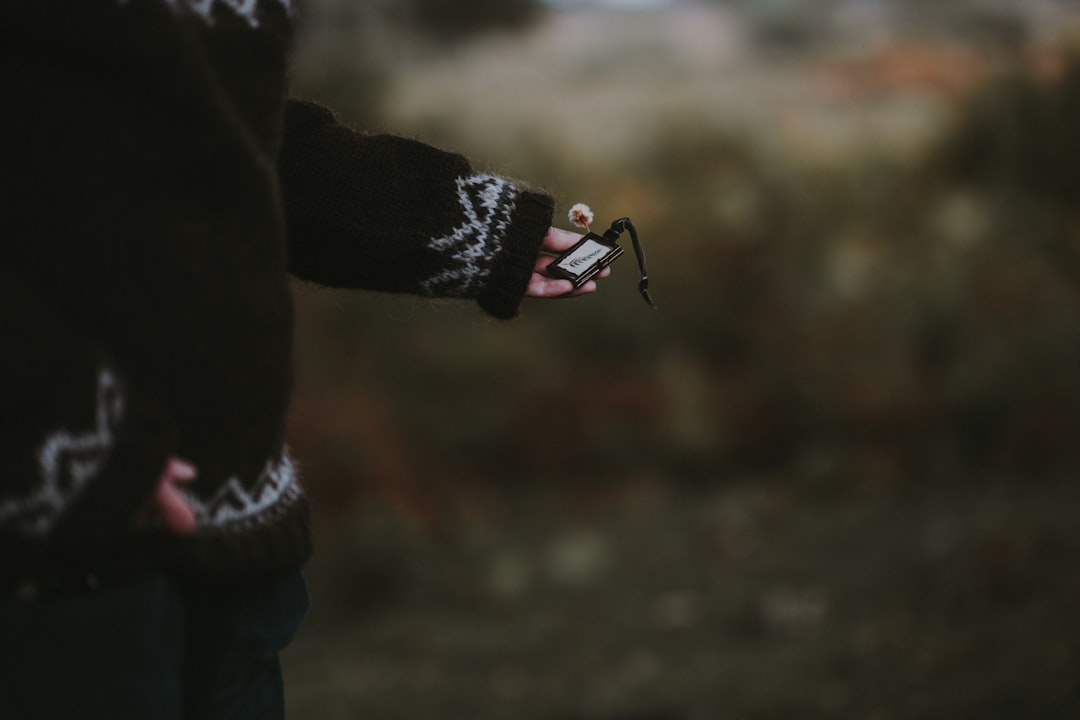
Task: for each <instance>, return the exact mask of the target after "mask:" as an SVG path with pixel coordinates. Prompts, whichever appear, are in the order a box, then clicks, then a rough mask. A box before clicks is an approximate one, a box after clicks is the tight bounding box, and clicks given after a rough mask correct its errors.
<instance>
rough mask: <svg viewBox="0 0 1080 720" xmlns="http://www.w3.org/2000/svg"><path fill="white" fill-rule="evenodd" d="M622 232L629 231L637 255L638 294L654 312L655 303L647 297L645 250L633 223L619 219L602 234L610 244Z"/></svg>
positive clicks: (627, 219)
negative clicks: (639, 278)
mask: <svg viewBox="0 0 1080 720" xmlns="http://www.w3.org/2000/svg"><path fill="white" fill-rule="evenodd" d="M624 230H629V231H630V241H631V242H632V243H633V244H634V254H635V255H637V261H638V269H639V270H640V271H641V280H640V281H638V292H640V293H641V297H643V298H644V299H645V302H646V303H648V304H649V307H651V308H652V309H653V310H655V309H656V303H654V302H653V299H652V298H651V297H650V296H649V271H648V270H647V269H646V268H645V250H644V248H642V247H641V240H640V239H638V234H637V228H635V227H634V223H633V222H631V220H630V218H628V217H623V218H619V219H618V220H616V221H615V222H613V223H611V229H610V230H608V231H607V232H606V233H604V236H605V237H607V238H608V239H609V240H611V241H612V242H618V240H619V236H620V235H622V233H623V231H624Z"/></svg>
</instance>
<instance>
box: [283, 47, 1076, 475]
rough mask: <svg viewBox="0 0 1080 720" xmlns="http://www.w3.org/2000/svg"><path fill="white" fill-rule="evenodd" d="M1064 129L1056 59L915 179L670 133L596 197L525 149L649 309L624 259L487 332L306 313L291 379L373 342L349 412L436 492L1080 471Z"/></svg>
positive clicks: (1001, 89) (465, 314) (1070, 122)
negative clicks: (767, 471)
mask: <svg viewBox="0 0 1080 720" xmlns="http://www.w3.org/2000/svg"><path fill="white" fill-rule="evenodd" d="M1078 111H1080V66H1078V64H1077V63H1076V62H1071V63H1069V64H1068V68H1067V70H1066V71H1065V72H1064V73H1063V74H1062V76H1061V77H1060V79H1058V80H1056V81H1054V82H1047V81H1044V80H1041V79H1038V78H1035V77H1032V76H1030V75H1023V74H1014V75H1011V76H1008V77H1001V78H999V79H997V80H995V81H993V82H992V83H990V84H989V85H988V86H987V87H986V89H985V90H984V91H982V92H980V93H978V94H977V95H976V96H975V97H974V98H973V99H972V100H971V101H969V102H968V103H967V108H966V110H964V111H963V112H961V113H959V115H958V120H957V121H956V122H955V124H954V127H953V128H952V129H951V130H949V131H948V132H947V134H946V136H945V137H943V138H942V139H941V141H940V142H938V143H937V145H936V146H935V147H934V148H932V149H931V150H929V151H928V152H926V153H925V154H924V155H922V156H919V157H915V158H911V159H908V160H901V159H897V158H895V157H886V156H881V157H873V156H867V157H862V158H861V159H859V160H858V161H857V162H853V163H851V164H845V165H841V166H839V167H827V168H822V167H820V166H814V165H807V164H800V163H799V162H797V161H795V160H793V159H791V158H783V157H779V158H778V157H776V155H775V152H772V151H768V150H766V149H764V148H763V147H762V146H761V145H760V144H756V143H755V142H753V141H752V139H749V138H746V137H742V136H739V135H734V134H731V133H727V132H724V131H711V132H702V131H701V130H700V129H694V130H690V129H689V128H688V126H687V125H685V124H682V123H679V122H675V123H673V124H672V125H670V126H669V127H668V128H667V129H666V130H665V131H662V132H660V133H658V134H657V135H656V136H655V137H654V138H653V139H652V141H651V145H650V146H648V147H646V149H645V150H643V152H642V153H641V155H640V156H639V157H637V158H632V159H629V160H628V165H627V166H626V167H622V168H619V171H620V174H619V175H612V174H610V170H605V169H597V168H590V167H581V166H578V165H573V164H572V163H573V161H574V159H573V158H571V157H566V156H564V155H560V153H559V152H558V151H557V150H556V149H554V148H550V147H544V146H543V143H542V142H541V143H537V144H535V145H533V147H534V148H536V149H537V158H536V165H535V167H536V168H537V173H538V174H540V173H546V174H547V176H549V177H558V178H568V177H572V178H573V182H572V183H570V182H567V181H565V180H564V181H563V182H562V185H561V189H560V194H567V193H569V192H575V193H576V192H579V190H578V188H581V189H587V192H588V197H589V198H591V200H590V201H591V203H592V204H593V206H594V207H597V208H613V209H614V208H618V209H619V210H620V212H625V213H626V214H629V215H631V217H633V218H634V220H635V222H636V224H637V225H638V227H639V228H640V229H641V230H642V234H643V238H644V242H645V246H646V249H647V252H648V254H649V257H650V263H651V270H652V273H651V275H652V278H653V288H654V289H655V296H656V298H657V299H658V302H659V304H660V310H659V312H657V313H655V314H654V313H651V312H649V311H647V309H646V308H645V307H644V305H641V304H640V301H639V300H638V299H637V298H636V297H635V296H634V294H633V292H632V290H631V289H630V285H629V282H628V280H629V278H628V277H627V276H630V275H632V274H633V268H632V267H631V263H630V262H627V263H626V264H625V265H620V266H619V267H618V268H617V271H618V272H617V274H616V278H615V279H613V280H612V281H610V283H608V287H607V289H606V291H605V292H603V293H601V294H599V295H598V296H596V297H595V298H590V299H589V300H585V301H579V302H577V303H575V304H574V305H573V306H572V307H570V306H566V305H561V304H556V307H552V306H550V305H547V306H541V305H542V304H530V303H529V302H527V303H526V305H525V315H526V317H525V318H524V319H523V320H519V321H518V322H515V323H510V324H507V325H500V326H498V327H492V326H490V325H489V324H487V323H484V322H478V318H477V317H476V316H475V315H474V314H472V312H471V311H470V310H467V309H461V308H460V307H458V306H455V305H449V306H444V309H442V310H438V311H437V310H434V309H433V308H432V307H431V305H430V303H428V302H427V301H422V300H417V299H393V298H389V299H386V298H383V299H374V300H373V299H372V298H371V297H363V298H355V297H351V296H339V295H333V296H331V297H330V298H326V297H323V298H320V297H318V296H316V295H312V294H304V295H303V296H302V298H301V300H302V302H301V309H302V311H305V312H309V313H312V314H313V317H312V318H309V319H308V320H307V326H308V328H309V329H308V331H307V332H308V334H307V335H306V336H305V344H306V345H307V347H308V350H307V351H306V355H305V358H306V360H307V363H308V364H306V365H305V366H304V371H305V374H306V375H307V376H309V377H311V378H320V379H319V380H318V382H319V383H320V384H322V383H327V384H329V385H331V386H335V387H336V386H339V385H340V384H341V383H342V382H346V383H347V382H348V380H349V378H342V377H341V376H340V375H337V374H336V373H337V372H339V371H341V370H342V368H340V367H337V368H336V369H335V367H334V366H331V365H329V364H328V363H329V360H330V359H331V358H341V357H348V355H347V353H348V352H350V350H349V347H350V343H351V342H356V343H361V346H360V347H358V348H357V351H358V352H359V353H360V355H359V357H357V358H355V362H356V363H357V365H358V366H362V367H364V368H365V371H364V373H363V374H362V375H361V376H360V377H359V378H355V382H354V384H355V383H358V385H357V388H358V389H357V393H358V394H359V395H358V397H360V398H367V399H363V400H362V402H364V403H371V402H372V401H371V400H370V397H371V396H372V395H375V396H383V397H384V398H392V399H384V400H383V401H382V402H383V404H384V405H392V406H393V407H392V408H391V407H384V408H383V409H382V410H380V411H379V412H381V413H384V414H385V415H386V417H384V418H383V419H382V420H379V421H374V420H373V421H372V424H373V425H377V426H378V427H379V428H380V429H379V433H381V434H388V433H389V434H392V435H393V438H392V440H387V439H385V438H384V439H382V440H378V441H376V440H374V439H373V440H372V441H371V443H372V444H374V445H378V446H380V447H382V448H383V450H381V451H379V452H386V450H385V448H387V447H394V448H397V450H396V451H395V452H397V453H398V454H399V455H400V456H401V458H408V461H407V462H405V461H404V460H403V461H402V462H401V463H399V465H400V467H398V470H397V471H396V472H398V473H399V474H401V475H402V476H403V477H405V476H408V475H409V472H410V471H409V470H406V469H405V466H408V467H409V468H411V472H414V473H416V474H417V475H419V476H422V477H424V478H425V481H424V482H429V483H432V484H433V486H439V487H449V486H452V485H453V484H454V482H455V481H456V480H458V479H460V478H461V477H462V476H468V477H471V478H473V479H474V480H478V479H479V478H483V479H484V481H486V482H493V483H496V484H497V483H499V482H504V481H505V482H511V481H512V482H515V483H520V482H523V481H526V480H527V479H528V478H530V477H533V478H536V479H545V480H548V479H551V478H555V477H561V478H566V479H568V480H569V479H573V478H577V477H580V476H581V475H583V474H589V475H593V476H594V477H595V476H596V475H600V476H603V475H609V476H612V477H619V476H621V475H623V474H625V472H626V471H627V470H628V469H631V468H654V469H657V470H662V471H664V472H665V473H670V474H671V475H672V477H673V478H683V479H693V478H700V479H703V480H704V479H709V480H715V479H718V478H720V477H724V476H727V475H731V474H732V473H735V474H738V473H739V472H742V471H745V470H746V469H748V468H749V469H761V468H771V469H773V470H785V471H790V472H793V473H795V474H796V476H798V475H799V474H800V473H804V472H805V473H808V474H809V475H811V476H814V475H816V474H821V473H826V474H828V475H829V476H830V478H831V479H833V480H836V479H837V478H847V479H848V480H849V481H852V482H855V481H858V482H863V481H867V477H868V474H869V475H871V476H874V477H875V478H877V479H878V480H879V481H882V482H888V483H896V484H912V483H914V484H916V485H917V484H919V483H925V482H930V481H933V482H939V481H949V482H955V481H957V480H958V479H963V478H985V477H986V473H1005V474H1007V473H1022V474H1024V475H1025V476H1026V477H1029V478H1031V479H1034V478H1036V477H1039V476H1046V475H1055V474H1060V473H1065V472H1072V471H1075V470H1076V469H1077V468H1078V465H1077V462H1078V460H1080V457H1078V453H1080V450H1078V447H1080V446H1077V445H1076V443H1075V442H1074V441H1073V438H1074V437H1075V436H1076V434H1077V433H1078V432H1080V376H1078V375H1077V373H1076V368H1077V367H1080V295H1078V292H1080V285H1078V282H1080V235H1078V233H1080V223H1078V220H1080V218H1078V210H1077V208H1078V207H1080V205H1078V204H1077V203H1076V198H1075V194H1076V193H1077V187H1080V182H1078V181H1080V178H1078V177H1077V173H1078V170H1077V168H1080V163H1078V162H1077V160H1080V157H1078V155H1077V153H1078V152H1080V149H1078V148H1080V145H1078V141H1077V139H1076V135H1075V132H1074V131H1073V129H1074V128H1075V127H1077V126H1078V123H1080V114H1078ZM568 163H569V165H568ZM526 167H528V165H527V163H526ZM541 169H542V170H541ZM532 177H537V175H535V174H534V175H532ZM582 194H584V193H582ZM561 200H562V204H563V205H564V206H568V204H569V202H567V199H566V198H561ZM570 202H572V199H571V200H570ZM611 219H614V218H597V224H598V225H599V224H601V223H603V222H606V221H610V220H611ZM631 262H632V261H631ZM620 276H624V277H626V279H627V282H626V283H625V284H623V283H620V279H619V278H620ZM320 318H322V319H320ZM369 333H371V334H373V336H374V337H376V338H378V339H377V340H375V341H372V340H364V339H362V338H364V337H366V336H367V335H368V334H369ZM350 337H355V338H357V339H356V340H355V341H350V339H349V338H350ZM334 362H335V363H337V362H338V361H336V360H335V361H334ZM350 362H353V361H350ZM344 370H345V372H346V374H348V375H349V376H355V375H356V374H357V372H358V370H357V368H356V367H346V368H345V369H344ZM313 381H314V380H313ZM369 386H370V387H369ZM371 388H376V389H371ZM333 399H334V401H335V402H337V401H339V400H340V399H341V394H340V393H337V392H335V394H334V398H333ZM303 401H304V398H303V397H301V404H303ZM316 415H317V414H316ZM346 427H348V423H344V424H343V426H342V431H343V432H348V431H347V430H346V429H345V428H346ZM314 435H315V436H317V435H318V433H314ZM538 437H542V438H544V442H543V446H542V447H538V446H537V443H536V442H535V441H536V438H538ZM362 444H363V443H362ZM352 452H354V453H355V452H356V451H355V450H354V451H352ZM373 452H374V451H373ZM354 460H355V458H354ZM391 464H393V463H391ZM361 465H363V463H361ZM436 468H437V470H436ZM673 468H674V469H675V470H674V471H673ZM371 470H372V468H371V467H370V466H366V465H364V466H363V467H355V466H352V467H348V469H345V470H343V472H344V473H345V474H346V475H348V476H359V477H368V478H369V480H368V481H369V482H371V480H370V476H371V474H372V473H371ZM376 474H377V473H376ZM599 479H602V477H601V478H599ZM375 482H376V483H378V482H379V481H378V480H376V481H375ZM390 484H393V483H390ZM421 494H422V492H421Z"/></svg>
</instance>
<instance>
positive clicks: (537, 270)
mask: <svg viewBox="0 0 1080 720" xmlns="http://www.w3.org/2000/svg"><path fill="white" fill-rule="evenodd" d="M581 238H582V236H581V235H579V234H577V233H576V232H571V231H570V230H560V229H559V228H551V229H550V230H548V234H547V235H546V236H544V242H543V244H542V245H541V246H540V256H539V257H538V258H537V259H536V265H534V266H533V272H532V276H531V277H530V278H529V286H528V288H527V289H526V290H525V294H526V295H527V296H528V297H536V298H563V297H577V296H579V295H588V294H589V293H592V292H596V280H589V281H588V282H587V283H585V284H584V285H582V286H581V287H579V288H576V289H575V288H574V284H573V283H572V282H570V281H569V280H563V279H556V278H552V277H548V275H547V273H546V272H545V271H546V270H547V266H548V265H550V264H551V262H552V261H553V260H554V259H555V258H554V255H558V254H559V253H561V252H563V251H564V250H567V249H569V248H571V247H572V246H573V245H574V243H576V242H577V241H578V240H580V239H581ZM548 253H551V254H548ZM610 274H611V268H610V267H606V268H604V269H603V270H601V271H600V272H599V274H597V276H596V277H598V278H606V277H607V276H608V275H610Z"/></svg>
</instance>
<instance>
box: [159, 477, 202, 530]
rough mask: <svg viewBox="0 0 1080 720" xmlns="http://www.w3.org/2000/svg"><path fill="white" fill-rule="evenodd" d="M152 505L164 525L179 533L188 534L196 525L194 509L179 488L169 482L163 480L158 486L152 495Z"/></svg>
mask: <svg viewBox="0 0 1080 720" xmlns="http://www.w3.org/2000/svg"><path fill="white" fill-rule="evenodd" d="M154 500H155V502H154V506H155V508H156V509H157V512H158V517H160V518H161V522H162V523H163V524H164V525H165V527H167V528H169V529H170V530H172V531H173V532H175V533H177V534H179V535H190V534H191V533H193V532H195V529H196V528H197V527H198V520H197V519H196V517H195V511H194V510H192V509H191V505H190V504H188V501H187V498H185V497H184V495H183V493H181V492H180V490H179V489H178V488H177V487H176V486H175V485H173V484H172V483H169V482H163V483H161V484H160V485H159V486H158V489H157V492H156V493H155V496H154Z"/></svg>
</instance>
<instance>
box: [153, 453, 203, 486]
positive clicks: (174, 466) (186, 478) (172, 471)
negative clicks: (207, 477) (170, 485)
mask: <svg viewBox="0 0 1080 720" xmlns="http://www.w3.org/2000/svg"><path fill="white" fill-rule="evenodd" d="M197 475H198V471H197V470H196V469H195V466H194V465H192V464H191V463H189V462H185V461H184V460H180V459H179V458H169V462H168V463H166V464H165V472H163V473H162V475H161V479H162V480H163V481H168V480H172V481H173V482H191V481H192V480H194V479H195V477H196V476H197Z"/></svg>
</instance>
